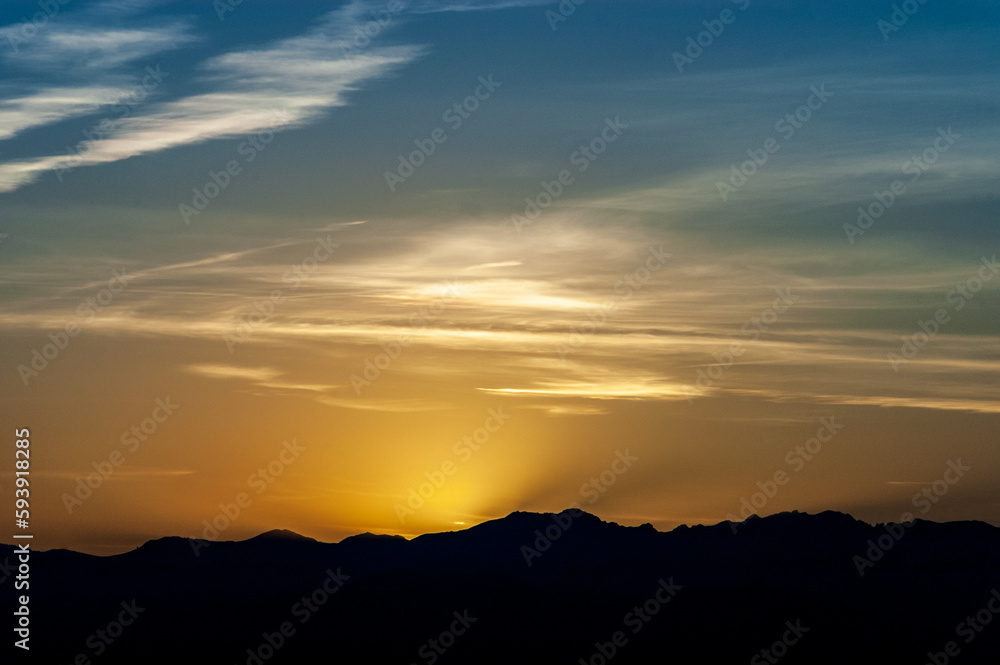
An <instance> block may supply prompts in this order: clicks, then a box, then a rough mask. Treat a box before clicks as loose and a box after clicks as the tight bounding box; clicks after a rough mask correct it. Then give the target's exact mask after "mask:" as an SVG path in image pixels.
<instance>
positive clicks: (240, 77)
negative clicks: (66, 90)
mask: <svg viewBox="0 0 1000 665" xmlns="http://www.w3.org/2000/svg"><path fill="white" fill-rule="evenodd" d="M357 11H358V8H357V7H356V6H353V5H351V6H348V7H346V8H343V9H340V10H337V11H334V12H332V13H330V14H329V15H327V16H326V17H325V18H324V19H323V20H322V21H321V23H320V24H319V25H318V26H317V27H315V28H313V29H311V30H309V31H307V32H306V33H304V34H303V35H301V36H298V37H293V38H290V39H285V40H281V41H278V42H276V43H273V44H270V45H267V46H264V47H262V48H260V49H246V50H239V51H232V52H229V53H225V54H223V55H219V56H216V57H213V58H211V59H209V60H208V61H206V62H204V63H203V64H202V66H201V72H202V73H201V76H200V79H199V83H201V84H202V85H204V86H207V87H208V88H209V89H210V91H209V92H206V93H203V94H198V95H193V96H188V97H183V98H180V99H177V100H174V101H169V102H162V103H159V104H155V105H150V106H149V108H148V110H147V111H146V112H144V113H140V114H137V115H134V116H132V117H128V118H124V119H122V120H120V121H119V122H118V123H116V125H115V127H114V129H113V131H112V132H111V134H110V135H109V136H108V137H106V138H103V139H100V140H97V141H93V142H91V143H89V144H88V145H87V147H86V148H85V149H84V150H82V151H80V152H79V154H78V155H77V156H75V157H74V158H73V159H72V161H71V162H70V161H67V157H66V156H65V154H63V155H48V156H41V157H34V158H27V159H21V160H17V161H14V162H9V163H7V164H3V165H0V192H2V191H12V190H14V189H17V188H18V187H21V186H23V185H26V184H28V183H30V182H33V181H34V180H36V179H37V178H38V177H39V176H40V175H41V174H42V173H43V172H45V171H48V170H51V169H56V168H60V167H63V166H73V167H78V166H93V165H97V164H106V163H110V162H115V161H120V160H123V159H128V158H130V157H135V156H139V155H145V154H149V153H152V152H158V151H161V150H167V149H170V148H176V147H179V146H184V145H191V144H195V143H200V142H204V141H209V140H213V139H221V138H226V137H234V136H243V135H247V134H251V133H255V132H261V131H265V130H270V131H277V130H280V129H286V128H289V127H296V126H300V125H303V124H305V123H308V122H312V121H314V120H316V119H317V118H319V117H320V116H321V115H322V114H323V112H324V111H326V110H328V109H330V108H333V107H336V106H342V105H344V104H345V103H346V100H345V96H346V94H347V93H348V92H350V91H352V90H354V89H356V88H357V87H358V85H359V84H360V83H361V82H362V81H365V80H369V79H373V78H376V77H379V76H383V75H385V74H386V73H387V72H389V71H390V70H392V69H393V68H395V67H398V66H400V65H403V64H405V63H407V62H410V61H412V60H413V59H415V58H416V57H418V55H419V54H420V53H421V49H420V48H418V47H414V46H397V47H387V48H370V49H368V50H367V51H365V52H364V53H362V54H358V55H355V56H353V57H348V56H347V54H346V52H345V47H346V46H347V45H348V43H349V42H348V39H349V38H350V37H351V35H352V30H353V28H354V27H356V25H357V23H356V21H358V20H360V18H359V16H358V15H357ZM177 30H178V28H170V29H164V31H163V32H160V33H156V35H155V36H154V37H152V38H151V37H149V36H146V38H143V33H142V32H141V31H110V32H107V33H99V34H98V35H97V36H96V37H95V39H94V41H92V42H89V41H87V39H88V38H87V36H86V35H81V34H77V33H75V32H74V33H55V35H56V36H51V37H50V38H49V42H47V47H48V50H47V51H45V52H46V53H50V54H51V55H50V56H49V57H50V59H52V60H56V59H58V58H59V57H70V56H72V55H73V54H74V53H77V52H82V53H92V52H93V53H96V54H98V55H95V56H93V58H94V65H93V66H94V67H95V68H97V69H99V68H100V67H115V66H118V65H120V64H121V63H122V62H125V61H127V60H131V59H134V58H135V57H138V54H140V53H143V54H148V53H149V52H151V49H155V48H156V47H158V46H159V47H161V48H165V47H167V46H168V45H171V44H176V41H177V36H176V35H175V34H174V33H176V32H177ZM139 44H142V46H141V47H140V46H139ZM109 51H110V52H111V53H113V55H107V54H106V52H109ZM38 94H42V93H35V94H34V95H29V96H28V97H27V98H26V99H21V100H12V101H11V102H10V104H11V108H10V110H9V113H11V114H13V115H12V119H14V120H20V121H21V123H22V125H24V124H25V123H28V122H32V121H31V120H29V119H28V118H29V114H28V113H27V110H30V109H27V110H26V108H25V107H26V105H28V106H29V107H33V106H38V104H39V103H42V102H39V101H38V100H37V95H38ZM80 94H84V92H81V93H80ZM85 94H87V95H89V97H87V98H85V99H84V100H82V101H81V100H80V99H78V98H76V97H73V98H70V99H69V100H68V101H67V102H66V103H65V104H64V105H63V108H62V109H61V110H60V109H58V108H55V109H54V110H50V111H49V112H48V118H49V119H48V122H53V121H56V120H60V119H63V118H66V117H70V116H72V115H74V114H77V115H78V114H82V113H84V112H90V111H93V110H94V108H95V107H96V106H97V105H98V104H99V103H100V102H104V103H108V102H109V101H112V99H111V98H112V97H113V96H114V94H115V93H114V91H110V90H106V91H105V92H104V94H103V96H101V97H94V95H95V93H93V92H90V93H85ZM46 96H48V97H51V95H43V97H42V99H43V100H44V99H45V98H46ZM91 98H93V99H91ZM32 99H35V101H31V100H32ZM88 99H90V100H91V101H90V102H89V105H88V104H87V103H86V102H87V100H88ZM0 112H2V107H0ZM35 124H36V125H37V124H40V123H38V122H36V123H35ZM20 129H24V127H21V128H20Z"/></svg>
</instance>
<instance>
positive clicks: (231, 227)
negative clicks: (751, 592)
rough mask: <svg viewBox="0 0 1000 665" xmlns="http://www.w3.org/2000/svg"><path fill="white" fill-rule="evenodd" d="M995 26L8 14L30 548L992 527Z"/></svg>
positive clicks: (572, 16) (12, 348)
mask: <svg viewBox="0 0 1000 665" xmlns="http://www.w3.org/2000/svg"><path fill="white" fill-rule="evenodd" d="M998 25H1000V7H998V6H995V5H992V4H991V3H985V2H978V1H976V2H973V1H957V2H950V3H945V2H936V1H935V0H929V1H928V2H926V3H924V4H919V3H917V2H910V3H905V2H904V3H902V4H901V5H900V4H893V3H891V2H880V1H872V0H865V1H864V2H862V1H860V0H857V1H855V0H848V1H845V2H837V3H830V2H812V1H808V2H791V1H784V0H732V1H730V0H724V1H716V2H694V1H687V0H665V1H662V2H602V1H600V0H587V1H585V2H581V3H580V4H576V3H575V2H570V1H569V0H564V1H563V2H562V3H558V2H544V1H541V0H539V1H537V2H535V1H529V0H524V1H520V0H455V1H454V2H430V1H429V0H398V1H397V0H375V1H371V2H369V1H368V0H355V1H353V2H347V3H344V2H301V3H294V4H291V3H278V2H264V1H262V0H261V1H258V0H255V1H248V2H237V1H236V0H219V1H218V2H215V3H210V2H181V1H176V2H172V1H156V0H121V1H117V2H113V1H104V2H88V1H86V0H66V1H65V2H63V1H61V0H51V1H50V2H48V3H47V2H45V1H44V0H43V1H42V2H37V3H36V2H8V3H4V5H3V7H2V8H0V236H2V237H0V264H2V266H3V269H2V273H0V285H2V289H0V313H2V314H0V335H2V339H3V342H2V345H0V359H2V367H3V372H2V373H0V390H2V394H3V402H4V406H5V408H4V413H3V415H2V420H3V422H4V425H5V430H6V431H7V432H8V436H11V430H15V429H20V428H29V429H30V439H31V452H32V456H31V477H32V505H31V510H32V516H33V522H32V528H33V529H34V531H35V534H36V535H35V539H36V540H35V543H36V546H37V547H39V548H41V549H46V548H56V547H60V548H71V549H76V550H80V551H86V552H91V553H96V554H111V553H115V552H121V551H126V550H128V549H131V548H133V547H136V546H138V545H140V544H141V543H143V542H145V541H146V540H149V539H152V538H157V537H162V536H167V535H179V536H187V537H202V538H208V539H212V540H233V539H241V538H246V537H250V536H253V535H255V534H257V533H260V532H263V531H266V530H269V529H273V528H287V529H292V530H294V531H297V532H299V533H303V534H305V535H308V536H312V537H314V538H317V539H320V540H326V541H336V540H340V539H342V538H343V537H345V536H348V535H351V534H354V533H359V532H365V531H370V532H373V533H398V534H403V535H406V536H408V537H409V536H414V535H418V534H421V533H427V532H435V531H447V530H454V529H458V528H463V527H467V526H470V525H473V524H477V523H479V522H482V521H485V520H489V519H495V518H498V517H502V516H504V515H506V514H508V513H510V512H512V511H515V510H531V511H559V510H562V509H564V508H567V507H569V506H573V505H577V504H578V505H580V506H581V507H582V508H583V509H585V510H587V511H588V512H591V513H594V514H596V515H598V516H599V517H601V518H602V519H606V520H612V521H616V522H619V523H621V524H627V525H637V524H641V523H645V522H649V523H652V524H653V525H654V526H656V527H657V528H660V529H670V528H673V527H676V526H677V525H680V524H714V523H716V522H719V521H722V520H725V519H732V520H738V519H743V518H745V517H746V516H747V515H749V514H750V513H751V512H753V513H756V514H760V515H768V514H773V513H777V512H781V511H787V510H802V511H808V512H820V511H823V510H839V511H843V512H848V513H851V514H852V515H854V516H856V517H858V518H859V519H864V520H866V521H869V522H873V523H874V522H887V521H899V520H901V519H909V517H907V516H913V517H920V518H924V519H932V520H936V521H946V520H972V519H976V520H984V521H987V522H990V523H993V524H1000V498H998V495H997V490H996V482H995V479H996V477H997V475H998V473H1000V456H998V454H997V447H996V446H997V442H996V431H997V426H998V424H1000V382H998V380H997V378H998V374H997V373H998V371H1000V327H998V313H1000V295H998V294H1000V288H998V287H1000V279H997V274H998V271H1000V266H998V264H997V262H996V260H997V259H996V257H997V249H998V248H997V245H998V243H997V239H998V237H1000V236H998V230H997V218H998V216H997V213H998V208H1000V200H998V195H997V192H998V184H1000V182H998V174H1000V126H998V125H997V121H996V118H997V117H998V114H997V112H998V110H1000V76H998V73H1000V72H998V69H1000V64H998V61H997V58H996V53H997V47H998V45H1000V33H998V28H997V26H998ZM12 445H13V444H12ZM13 490H14V481H13V473H11V472H4V475H3V480H2V482H0V494H2V495H3V496H4V497H6V498H5V499H4V500H5V501H11V502H13V500H14V491H13Z"/></svg>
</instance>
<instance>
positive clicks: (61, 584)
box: [0, 512, 1000, 665]
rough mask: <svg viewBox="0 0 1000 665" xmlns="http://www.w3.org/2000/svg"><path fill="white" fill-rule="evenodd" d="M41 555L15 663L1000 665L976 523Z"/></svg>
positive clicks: (825, 522)
mask: <svg viewBox="0 0 1000 665" xmlns="http://www.w3.org/2000/svg"><path fill="white" fill-rule="evenodd" d="M880 539H881V540H880ZM201 545H205V546H203V547H202V546H201ZM196 549H197V555H196V554H195V550H196ZM12 551H13V547H11V546H8V545H2V546H0V562H2V561H5V560H8V559H9V560H14V559H15V557H14V556H13V555H12ZM526 559H530V563H531V565H530V566H529V565H528V564H527V562H526ZM31 566H32V567H31V594H32V595H31V601H30V607H31V625H32V633H31V652H30V654H31V655H30V658H29V659H27V660H26V659H25V658H23V652H20V650H14V649H11V648H10V642H13V640H14V639H16V637H14V636H12V631H11V628H13V622H12V620H11V619H12V616H11V613H10V612H11V611H12V610H7V609H6V608H13V607H14V597H13V596H14V590H13V588H12V579H7V580H6V581H5V582H4V583H3V587H2V589H3V592H2V593H3V598H4V608H5V611H4V616H6V617H7V619H6V620H5V622H6V623H5V625H4V634H5V635H7V636H8V645H5V649H6V650H8V653H9V652H10V651H15V652H16V655H17V659H16V660H15V661H11V660H8V659H6V658H5V659H4V662H38V663H46V664H48V665H60V664H69V663H79V664H80V665H84V664H86V663H95V664H109V665H110V664H111V663H130V664H134V665H144V664H148V663H213V664H223V663H225V664H235V663H240V664H242V663H303V664H311V663H403V664H405V663H427V664H431V663H444V664H445V665H447V663H476V664H486V663H574V664H575V663H580V662H581V660H582V662H584V663H593V664H594V665H599V664H601V663H612V662H613V663H614V664H615V665H618V664H619V663H682V662H683V663H747V662H750V663H776V662H781V663H839V664H842V663H913V664H915V665H920V664H923V663H936V664H938V665H941V664H943V663H946V662H954V663H957V664H958V665H969V664H972V663H994V664H995V663H998V662H1000V616H998V615H997V613H998V612H1000V529H998V528H996V527H993V526H990V525H987V524H983V523H978V522H957V523H947V524H938V523H933V522H924V521H917V522H914V523H910V524H909V525H888V526H887V525H879V526H871V525H868V524H865V523H863V522H859V521H856V520H855V519H853V518H852V517H850V516H848V515H844V514H840V513H832V512H826V513H822V514H819V515H806V514H803V513H784V514H780V515H775V516H772V517H767V518H759V519H758V518H751V519H750V520H748V521H747V522H745V523H741V524H738V525H732V524H730V523H729V522H724V523H722V524H718V525H715V526H698V527H691V528H688V527H680V528H678V529H675V530H674V531H671V532H668V533H661V532H658V531H656V530H655V529H653V528H652V527H651V526H649V525H645V526H640V527H622V526H618V525H616V524H610V523H606V522H602V521H600V520H599V519H597V518H596V517H593V516H591V515H588V514H586V513H578V514H575V516H574V514H573V513H569V512H564V513H561V514H560V515H551V514H534V513H513V514H511V515H509V516H508V517H506V518H504V519H500V520H495V521H492V522H487V523H484V524H481V525H479V526H476V527H473V528H470V529H467V530H465V531H460V532H454V533H441V534H431V535H426V536H421V537H419V538H415V539H413V540H410V541H407V540H405V539H403V538H400V537H388V536H371V535H361V536H356V537H353V538H348V539H346V540H344V541H343V542H340V543H336V544H327V543H320V542H317V541H314V540H311V539H308V538H304V537H301V536H297V535H295V534H292V533H289V532H271V533H268V534H263V535H261V536H258V537H256V538H253V539H250V540H247V541H243V542H217V543H210V544H207V545H206V543H205V541H201V542H199V541H191V540H188V539H184V538H164V539H161V540H156V541H152V542H149V543H146V544H145V545H143V546H142V547H140V548H138V549H136V550H134V551H132V552H128V553H126V554H122V555H118V556H111V557H94V556H89V555H84V554H79V553H75V552H68V551H49V552H35V553H33V555H32V559H31ZM859 570H860V571H861V572H863V573H864V574H863V575H862V574H860V572H859ZM929 654H931V655H929Z"/></svg>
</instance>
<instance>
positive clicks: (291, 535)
mask: <svg viewBox="0 0 1000 665" xmlns="http://www.w3.org/2000/svg"><path fill="white" fill-rule="evenodd" d="M273 540H285V541H288V540H291V541H295V540H297V541H301V542H309V543H315V542H318V541H317V540H316V539H315V538H310V537H309V536H303V535H302V534H299V533H295V532H294V531H289V530H288V529H271V530H270V531H265V532H264V533H262V534H260V535H257V536H254V537H253V538H250V539H248V540H247V542H260V541H273Z"/></svg>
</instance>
